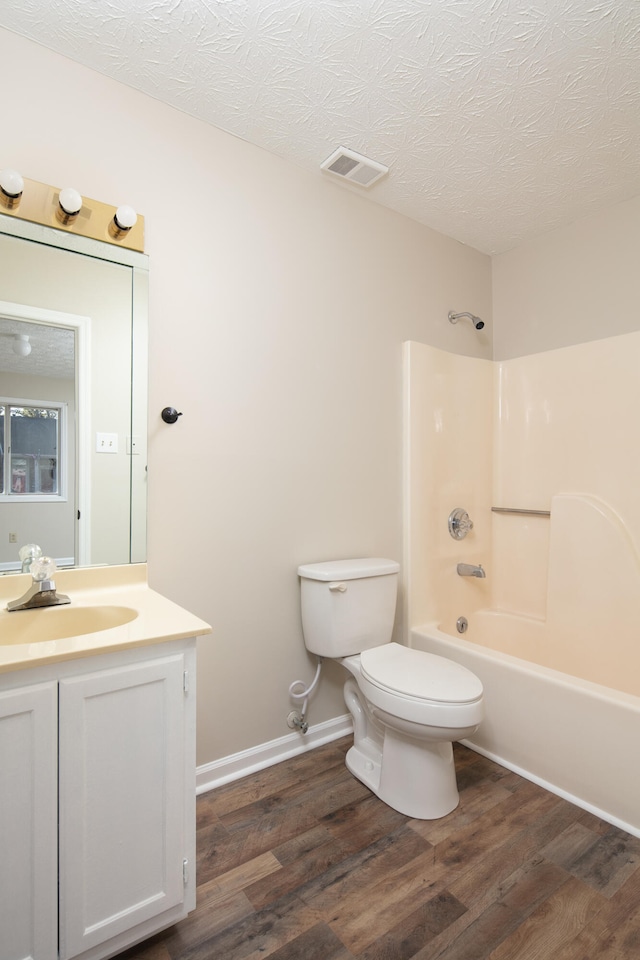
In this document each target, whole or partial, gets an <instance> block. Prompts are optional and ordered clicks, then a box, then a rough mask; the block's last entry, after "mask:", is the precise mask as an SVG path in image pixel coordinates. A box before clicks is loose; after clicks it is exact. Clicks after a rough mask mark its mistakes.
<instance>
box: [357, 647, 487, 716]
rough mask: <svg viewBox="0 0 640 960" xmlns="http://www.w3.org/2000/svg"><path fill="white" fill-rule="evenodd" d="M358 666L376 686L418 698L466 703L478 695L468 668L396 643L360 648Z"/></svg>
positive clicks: (478, 687)
mask: <svg viewBox="0 0 640 960" xmlns="http://www.w3.org/2000/svg"><path fill="white" fill-rule="evenodd" d="M360 669H361V671H362V675H363V676H364V677H366V678H367V680H369V681H370V682H371V683H374V684H375V685H376V686H377V687H381V688H382V689H383V690H389V691H391V692H392V693H399V694H402V695H404V696H407V697H415V698H416V699H419V700H433V701H436V702H441V703H470V702H472V701H474V700H478V699H479V698H480V697H481V696H482V684H481V682H480V680H479V679H478V677H476V675H475V674H474V673H472V672H471V670H467V668H466V667H463V666H462V665H461V664H459V663H454V661H453V660H447V659H445V657H438V656H436V655H435V654H433V653H425V652H424V651H423V650H413V649H412V648H411V647H404V646H402V645H401V644H399V643H386V644H384V645H383V646H380V647H373V648H372V649H371V650H364V651H363V652H362V653H361V654H360Z"/></svg>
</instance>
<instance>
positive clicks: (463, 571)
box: [457, 563, 486, 577]
mask: <svg viewBox="0 0 640 960" xmlns="http://www.w3.org/2000/svg"><path fill="white" fill-rule="evenodd" d="M457 570H458V576H459V577H486V573H485V572H484V570H483V568H482V564H481V563H477V564H476V563H459V564H458V567H457Z"/></svg>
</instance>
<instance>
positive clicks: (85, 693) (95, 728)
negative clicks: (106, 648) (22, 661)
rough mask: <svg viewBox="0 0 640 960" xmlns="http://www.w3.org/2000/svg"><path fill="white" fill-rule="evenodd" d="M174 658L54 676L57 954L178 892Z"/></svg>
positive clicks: (94, 939) (180, 799)
mask: <svg viewBox="0 0 640 960" xmlns="http://www.w3.org/2000/svg"><path fill="white" fill-rule="evenodd" d="M183 670H184V659H183V656H182V655H177V656H171V657H165V658H159V659H156V660H151V661H146V662H145V663H140V664H133V665H131V666H129V667H121V668H117V669H113V670H100V671H96V672H95V673H93V674H88V675H82V676H79V677H74V678H70V679H68V680H63V681H61V683H60V691H59V696H60V772H59V777H60V853H59V856H60V957H61V960H67V958H69V957H73V956H76V955H77V954H79V953H82V952H83V951H85V950H88V949H89V948H91V947H94V946H96V945H98V944H100V943H103V942H104V941H106V940H108V939H110V938H111V937H113V936H116V935H117V934H119V933H121V932H123V931H125V930H128V929H129V928H131V927H134V926H135V925H136V924H137V923H142V922H143V921H145V920H148V919H150V918H152V917H155V916H157V915H158V914H160V913H162V912H163V911H165V910H168V909H169V908H171V907H172V906H175V905H176V904H179V903H180V902H181V901H182V899H183V896H184V894H183V889H184V887H183V866H182V862H183V858H184V837H183V834H184V819H183V814H184V804H185V784H184V690H183Z"/></svg>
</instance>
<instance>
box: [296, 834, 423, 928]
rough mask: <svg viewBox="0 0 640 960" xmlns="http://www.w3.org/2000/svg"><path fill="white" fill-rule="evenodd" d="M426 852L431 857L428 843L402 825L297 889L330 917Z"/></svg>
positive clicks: (304, 897)
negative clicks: (344, 905)
mask: <svg viewBox="0 0 640 960" xmlns="http://www.w3.org/2000/svg"><path fill="white" fill-rule="evenodd" d="M425 853H426V855H427V857H428V859H429V861H431V860H432V857H433V853H432V848H431V845H430V844H428V843H427V842H426V840H423V839H422V837H418V836H416V834H415V833H414V832H413V831H412V830H410V829H409V828H408V827H407V826H404V827H402V829H400V830H397V831H396V832H395V833H393V834H390V835H389V836H387V837H383V838H382V839H380V840H376V841H375V843H372V844H371V845H370V846H368V847H366V848H365V849H364V850H359V851H358V852H357V853H353V854H350V855H349V856H348V857H345V859H344V860H342V861H341V862H340V863H338V864H336V865H335V866H333V867H331V868H330V869H329V870H327V871H326V873H324V874H323V875H322V876H320V877H316V878H313V879H311V880H310V881H308V882H307V883H305V884H304V885H303V886H302V887H301V888H300V889H299V890H298V896H299V897H300V899H301V900H303V901H304V902H305V903H308V904H309V905H311V906H313V907H314V908H315V909H316V910H318V911H320V912H321V914H322V916H323V918H328V919H331V917H332V916H333V914H334V913H335V911H336V910H337V909H338V907H339V906H340V905H342V904H344V903H345V902H346V901H347V899H348V898H349V897H357V898H359V899H362V897H363V891H364V890H365V889H368V888H369V887H370V886H371V885H373V884H375V883H377V882H378V881H380V880H381V879H383V878H387V877H388V876H389V875H390V874H392V873H393V872H394V871H395V870H397V869H398V868H400V867H402V866H403V865H404V864H407V863H409V862H412V861H413V860H414V859H416V858H418V857H420V856H421V855H423V854H425Z"/></svg>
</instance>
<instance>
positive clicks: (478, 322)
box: [449, 310, 484, 330]
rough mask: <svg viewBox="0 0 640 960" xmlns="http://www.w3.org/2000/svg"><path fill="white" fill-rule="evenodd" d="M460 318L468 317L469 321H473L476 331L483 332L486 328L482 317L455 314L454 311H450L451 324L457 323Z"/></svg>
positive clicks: (470, 314) (469, 314)
mask: <svg viewBox="0 0 640 960" xmlns="http://www.w3.org/2000/svg"><path fill="white" fill-rule="evenodd" d="M460 317H466V318H467V319H468V320H471V323H472V324H473V325H474V327H475V328H476V330H482V328H483V327H484V320H481V319H480V317H475V316H474V315H473V314H472V313H454V312H453V310H449V323H457V322H458V320H459V319H460Z"/></svg>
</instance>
